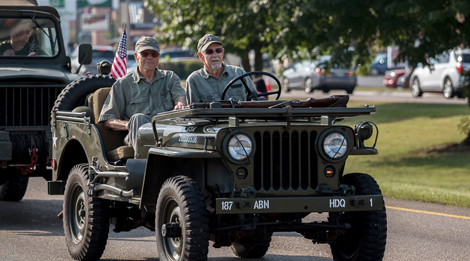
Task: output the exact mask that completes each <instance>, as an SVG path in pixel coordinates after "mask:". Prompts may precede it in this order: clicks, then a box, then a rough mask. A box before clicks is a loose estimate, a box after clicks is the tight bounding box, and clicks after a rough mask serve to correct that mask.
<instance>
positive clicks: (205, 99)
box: [201, 93, 221, 102]
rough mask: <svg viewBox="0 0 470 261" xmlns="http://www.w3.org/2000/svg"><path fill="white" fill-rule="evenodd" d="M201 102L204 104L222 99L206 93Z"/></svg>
mask: <svg viewBox="0 0 470 261" xmlns="http://www.w3.org/2000/svg"><path fill="white" fill-rule="evenodd" d="M201 100H202V101H203V102H213V101H219V100H221V98H219V97H218V95H215V94H213V93H206V94H203V95H201Z"/></svg>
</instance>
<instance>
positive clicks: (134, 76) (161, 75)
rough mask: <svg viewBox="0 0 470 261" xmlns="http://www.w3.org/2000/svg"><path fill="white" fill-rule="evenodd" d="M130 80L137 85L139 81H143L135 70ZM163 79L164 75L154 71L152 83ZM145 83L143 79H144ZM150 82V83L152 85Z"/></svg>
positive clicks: (156, 70)
mask: <svg viewBox="0 0 470 261" xmlns="http://www.w3.org/2000/svg"><path fill="white" fill-rule="evenodd" d="M132 78H133V79H134V83H138V82H139V81H140V80H141V79H144V77H143V76H142V75H140V73H139V71H138V70H137V68H136V69H135V71H134V73H133V74H132ZM161 78H165V75H164V74H163V73H162V72H161V71H160V70H158V69H155V75H154V76H153V79H152V82H154V81H157V80H158V79H161ZM144 81H145V79H144ZM152 82H151V83H152Z"/></svg>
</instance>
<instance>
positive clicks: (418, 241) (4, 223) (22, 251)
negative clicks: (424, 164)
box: [0, 178, 470, 261]
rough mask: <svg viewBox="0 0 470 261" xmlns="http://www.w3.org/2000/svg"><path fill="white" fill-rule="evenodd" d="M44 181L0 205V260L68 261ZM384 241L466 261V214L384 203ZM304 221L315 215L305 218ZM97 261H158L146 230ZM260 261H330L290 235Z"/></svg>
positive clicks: (112, 242) (120, 237) (417, 253)
mask: <svg viewBox="0 0 470 261" xmlns="http://www.w3.org/2000/svg"><path fill="white" fill-rule="evenodd" d="M46 191H47V190H46V181H45V180H43V179H42V178H31V179H30V185H29V187H28V191H27V193H26V196H25V199H24V200H23V201H21V202H19V203H12V202H1V201H0V209H1V211H0V260H2V261H23V260H39V261H41V260H47V261H56V260H57V261H59V260H72V259H71V258H70V256H69V254H68V252H67V248H66V246H65V242H64V238H63V230H62V222H61V220H59V219H58V218H57V217H56V215H57V213H59V211H60V210H61V206H62V198H63V197H62V196H49V195H47V192H46ZM386 204H387V207H388V210H387V214H388V230H389V231H388V240H387V241H388V242H387V249H386V252H385V258H384V260H390V261H392V260H393V261H400V260H406V261H410V260H469V257H470V248H469V247H468V246H469V245H470V238H469V237H468V231H470V209H466V208H456V207H449V206H441V205H435V204H425V203H417V202H408V201H402V200H395V199H386ZM308 218H309V219H312V218H318V216H314V215H312V216H309V217H308ZM102 260H109V261H110V260H128V261H131V260H146V261H156V260H159V259H158V255H157V251H156V244H155V236H154V233H153V232H151V231H148V230H146V229H143V228H142V229H137V230H134V231H132V232H124V233H114V232H111V233H110V235H109V240H108V244H107V247H106V250H105V253H104V255H103V257H102ZM209 260H210V261H236V260H240V259H238V258H235V257H234V255H233V254H232V253H231V251H230V249H229V248H221V249H215V248H212V247H210V250H209ZM262 260H266V261H268V260H269V261H274V260H279V261H281V260H292V261H327V260H328V261H330V260H332V258H331V254H330V251H329V247H328V246H327V245H313V244H312V243H311V242H310V241H309V240H306V239H304V238H302V237H301V236H300V235H299V234H296V233H276V234H275V236H274V237H273V241H272V244H271V247H270V249H269V251H268V253H267V255H266V256H265V258H264V259H262Z"/></svg>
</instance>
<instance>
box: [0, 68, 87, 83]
mask: <svg viewBox="0 0 470 261" xmlns="http://www.w3.org/2000/svg"><path fill="white" fill-rule="evenodd" d="M78 78H80V75H77V74H72V73H70V72H67V71H65V70H57V68H53V69H52V68H22V67H14V66H11V67H4V68H1V70H0V82H2V83H11V82H31V81H47V82H51V81H52V82H56V83H63V84H66V83H69V82H71V81H73V80H76V79H78Z"/></svg>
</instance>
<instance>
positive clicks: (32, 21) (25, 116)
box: [0, 0, 114, 201]
mask: <svg viewBox="0 0 470 261" xmlns="http://www.w3.org/2000/svg"><path fill="white" fill-rule="evenodd" d="M15 39H16V40H17V42H18V41H19V42H21V41H23V42H24V47H23V49H21V50H19V51H14V50H13V48H12V46H11V44H10V41H11V40H15ZM18 39H19V40H18ZM91 52H92V51H91V45H87V44H85V45H81V46H80V55H79V56H80V57H81V62H82V64H89V63H90V62H91V58H92V57H91ZM87 54H88V55H87ZM81 76H82V75H78V74H76V73H74V72H72V71H71V62H70V57H68V56H67V55H66V51H65V47H64V43H63V36H62V31H61V28H60V17H59V13H58V12H57V10H56V9H54V8H52V7H50V6H38V5H37V3H36V1H35V0H15V1H11V0H0V200H10V201H19V200H21V199H22V198H23V196H24V194H25V192H26V188H27V185H28V179H29V177H32V176H42V177H44V178H45V179H47V180H50V179H51V176H52V171H51V170H50V164H51V145H52V133H51V131H50V130H51V127H50V122H51V121H50V120H51V118H50V115H51V113H50V112H51V109H52V107H53V106H54V103H55V101H56V99H57V97H58V96H59V94H60V93H61V91H62V90H63V89H64V88H65V86H67V85H68V84H69V83H72V82H74V81H80V85H81V86H85V87H86V88H85V89H87V88H88V89H89V88H92V87H93V86H96V88H97V87H104V86H111V85H112V84H113V83H114V79H112V78H110V77H107V76H89V77H87V78H83V79H79V78H80V77H81ZM96 88H95V89H96ZM75 94H77V96H76V97H69V99H68V103H67V106H70V107H71V108H72V109H73V108H74V107H76V106H77V105H76V104H82V103H83V102H82V100H84V99H85V97H80V93H75ZM61 109H69V107H63V108H61Z"/></svg>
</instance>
